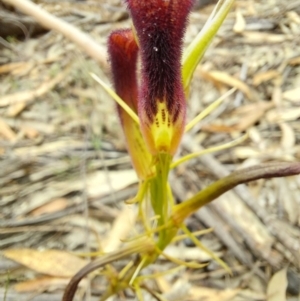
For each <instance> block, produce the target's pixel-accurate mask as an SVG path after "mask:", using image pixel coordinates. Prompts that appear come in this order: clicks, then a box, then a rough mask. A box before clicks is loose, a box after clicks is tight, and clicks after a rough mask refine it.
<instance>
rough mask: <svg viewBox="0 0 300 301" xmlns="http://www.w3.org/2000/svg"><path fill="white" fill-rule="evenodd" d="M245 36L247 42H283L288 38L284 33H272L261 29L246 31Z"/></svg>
mask: <svg viewBox="0 0 300 301" xmlns="http://www.w3.org/2000/svg"><path fill="white" fill-rule="evenodd" d="M243 36H244V37H245V39H246V43H249V44H250V43H259V44H261V43H265V44H266V43H282V42H284V41H285V40H286V36H285V35H284V34H270V33H266V32H259V31H245V32H243Z"/></svg>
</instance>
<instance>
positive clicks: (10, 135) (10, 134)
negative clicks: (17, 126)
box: [0, 118, 17, 141]
mask: <svg viewBox="0 0 300 301" xmlns="http://www.w3.org/2000/svg"><path fill="white" fill-rule="evenodd" d="M0 135H2V136H3V137H4V138H5V139H7V140H9V141H15V140H17V135H16V133H15V132H14V131H13V130H12V129H11V128H10V126H9V125H8V124H7V123H6V122H5V121H4V120H2V119H1V118H0Z"/></svg>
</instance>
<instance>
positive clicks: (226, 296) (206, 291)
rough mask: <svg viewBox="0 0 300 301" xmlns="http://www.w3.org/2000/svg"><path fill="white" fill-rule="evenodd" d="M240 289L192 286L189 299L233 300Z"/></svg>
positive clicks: (209, 300)
mask: <svg viewBox="0 0 300 301" xmlns="http://www.w3.org/2000/svg"><path fill="white" fill-rule="evenodd" d="M239 291H240V290H239V289H226V290H223V291H221V290H215V289H211V288H206V287H192V288H191V289H190V293H189V295H190V296H191V298H189V300H195V301H196V300H197V301H198V300H201V301H229V300H232V299H233V298H234V297H235V296H236V295H237V294H238V293H239Z"/></svg>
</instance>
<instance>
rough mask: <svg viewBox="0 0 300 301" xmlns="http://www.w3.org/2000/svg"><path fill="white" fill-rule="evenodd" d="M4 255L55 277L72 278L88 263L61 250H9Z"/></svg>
mask: <svg viewBox="0 0 300 301" xmlns="http://www.w3.org/2000/svg"><path fill="white" fill-rule="evenodd" d="M3 254H4V256H5V257H7V258H9V259H12V260H14V261H16V262H18V263H20V264H22V265H24V266H26V267H28V268H30V269H31V270H34V271H36V272H38V273H42V274H45V275H49V276H55V277H72V276H74V274H76V273H77V272H78V271H79V270H80V269H81V268H82V267H84V266H85V265H86V264H87V263H88V261H86V260H84V259H81V258H79V257H77V256H75V255H73V254H71V253H68V252H65V251H59V250H46V251H38V250H33V249H9V250H5V251H4V252H3Z"/></svg>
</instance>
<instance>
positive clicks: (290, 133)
mask: <svg viewBox="0 0 300 301" xmlns="http://www.w3.org/2000/svg"><path fill="white" fill-rule="evenodd" d="M279 126H280V129H281V131H282V136H281V143H280V144H281V146H282V148H283V149H286V150H289V149H292V148H293V147H294V146H295V143H296V136H295V133H294V130H293V128H292V127H291V126H290V125H289V124H288V123H284V122H283V123H280V124H279Z"/></svg>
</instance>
